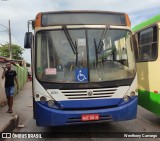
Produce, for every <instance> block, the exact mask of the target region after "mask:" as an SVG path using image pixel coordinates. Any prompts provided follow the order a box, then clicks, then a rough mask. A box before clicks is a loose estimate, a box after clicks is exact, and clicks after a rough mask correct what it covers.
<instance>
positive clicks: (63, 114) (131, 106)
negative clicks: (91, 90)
mask: <svg viewBox="0 0 160 141" xmlns="http://www.w3.org/2000/svg"><path fill="white" fill-rule="evenodd" d="M137 104H138V98H137V97H135V98H134V99H132V101H130V102H128V103H126V104H124V105H121V106H118V107H114V108H103V109H94V110H78V109H77V110H66V111H65V110H60V109H52V108H49V107H46V106H44V105H42V104H40V102H35V108H36V123H37V125H38V126H64V125H70V124H84V123H85V124H86V123H93V122H105V121H108V119H109V120H111V121H125V120H131V119H135V118H136V115H137ZM72 106H75V105H72ZM83 114H99V115H100V120H99V121H92V122H91V121H88V122H86V121H85V122H82V121H81V116H82V115H83Z"/></svg>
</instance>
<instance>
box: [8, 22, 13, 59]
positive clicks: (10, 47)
mask: <svg viewBox="0 0 160 141" xmlns="http://www.w3.org/2000/svg"><path fill="white" fill-rule="evenodd" d="M8 24H9V26H8V27H9V28H8V35H9V59H12V42H11V25H10V20H9V21H8Z"/></svg>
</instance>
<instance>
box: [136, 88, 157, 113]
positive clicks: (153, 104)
mask: <svg viewBox="0 0 160 141" xmlns="http://www.w3.org/2000/svg"><path fill="white" fill-rule="evenodd" d="M138 97H139V98H138V104H139V105H140V106H142V107H143V108H145V109H147V110H149V111H151V112H153V113H155V114H156V115H158V116H160V94H156V93H154V92H148V91H144V90H139V91H138Z"/></svg>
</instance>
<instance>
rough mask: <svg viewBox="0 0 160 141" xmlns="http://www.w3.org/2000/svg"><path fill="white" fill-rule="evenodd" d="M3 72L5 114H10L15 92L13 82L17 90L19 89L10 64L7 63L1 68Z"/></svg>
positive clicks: (15, 75)
mask: <svg viewBox="0 0 160 141" xmlns="http://www.w3.org/2000/svg"><path fill="white" fill-rule="evenodd" d="M3 69H4V71H3V73H2V79H4V78H5V93H6V97H7V103H8V107H9V108H8V111H7V113H12V112H13V111H12V107H13V95H14V91H15V85H14V81H15V82H16V84H17V89H19V85H18V81H17V73H16V71H15V70H12V64H11V63H7V64H6V67H3Z"/></svg>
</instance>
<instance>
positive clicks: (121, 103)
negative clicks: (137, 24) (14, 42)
mask: <svg viewBox="0 0 160 141" xmlns="http://www.w3.org/2000/svg"><path fill="white" fill-rule="evenodd" d="M29 23H32V26H33V28H34V35H33V34H32V32H29V31H28V32H27V33H26V36H25V44H24V46H25V48H31V50H32V67H33V68H32V72H33V104H34V117H35V119H36V123H37V125H38V126H63V125H71V124H86V123H92V122H106V121H124V120H131V119H134V118H136V115H137V79H136V69H135V57H134V45H133V37H132V32H131V30H130V20H129V17H128V15H127V14H126V13H119V12H107V11H59V12H42V13H38V14H37V16H36V19H35V20H34V21H30V22H29ZM33 41H34V42H33Z"/></svg>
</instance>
